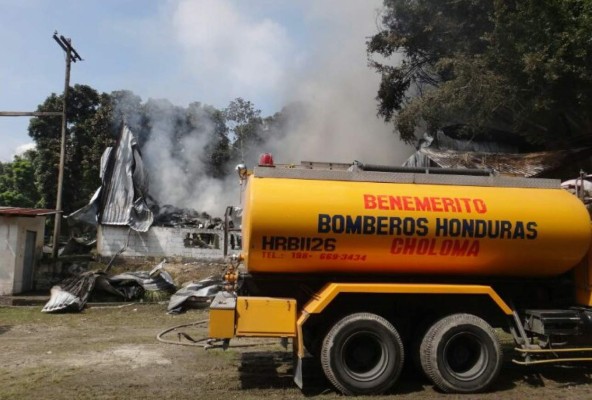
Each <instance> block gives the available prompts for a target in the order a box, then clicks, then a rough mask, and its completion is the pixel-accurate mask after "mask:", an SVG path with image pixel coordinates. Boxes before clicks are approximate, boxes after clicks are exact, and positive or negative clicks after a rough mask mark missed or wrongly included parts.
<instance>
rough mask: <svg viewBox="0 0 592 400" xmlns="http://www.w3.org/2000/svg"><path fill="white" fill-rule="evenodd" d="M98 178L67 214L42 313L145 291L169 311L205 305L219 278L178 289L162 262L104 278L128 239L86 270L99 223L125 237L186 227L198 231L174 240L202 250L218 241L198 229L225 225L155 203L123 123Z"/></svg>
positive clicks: (77, 308) (130, 298)
mask: <svg viewBox="0 0 592 400" xmlns="http://www.w3.org/2000/svg"><path fill="white" fill-rule="evenodd" d="M100 179H101V186H100V187H99V188H98V189H97V191H96V192H95V194H94V195H93V197H92V198H91V200H90V202H89V204H87V205H86V206H85V207H83V208H81V209H79V210H77V211H75V212H73V213H71V214H70V215H68V216H67V217H66V221H67V224H68V227H69V231H70V239H69V240H68V242H67V243H66V244H65V245H64V246H63V247H61V248H60V250H59V252H58V255H59V260H60V262H61V263H62V271H65V273H64V272H62V274H63V275H62V277H65V279H62V280H61V281H60V282H59V283H58V284H56V285H54V286H53V287H52V288H51V297H50V300H49V301H48V303H47V304H46V305H45V307H44V308H43V310H42V311H43V312H67V311H70V312H72V311H74V312H77V311H81V310H82V309H83V308H84V307H85V306H86V304H87V303H88V302H89V301H91V300H95V301H101V300H106V301H140V300H141V299H143V298H144V297H146V293H147V292H161V293H164V294H165V295H166V297H170V305H169V307H168V310H169V312H173V313H178V312H182V311H184V310H185V309H186V308H188V307H194V306H200V305H203V304H207V303H208V302H209V301H210V300H211V298H213V296H214V295H215V293H216V292H217V291H218V290H219V287H220V285H221V283H222V278H221V276H212V277H209V278H206V279H204V280H202V281H199V282H187V283H186V284H185V285H184V286H183V287H181V288H180V290H179V291H178V292H176V291H177V287H176V285H175V283H174V282H173V279H172V277H171V275H170V274H169V273H168V272H167V271H166V270H165V261H163V262H161V263H160V264H158V265H157V266H156V267H154V268H153V269H152V270H151V271H136V272H125V273H122V274H117V275H112V276H109V270H110V268H111V266H112V264H113V262H114V261H115V258H116V257H117V256H118V255H121V254H122V253H124V252H125V249H126V247H127V243H122V244H121V250H120V251H119V252H117V254H115V255H114V256H113V257H112V258H111V259H110V261H109V263H108V265H107V267H106V268H104V270H103V271H89V270H88V268H89V265H90V262H91V261H92V260H93V258H94V257H93V256H91V252H92V251H93V249H94V248H95V247H96V244H97V230H98V227H99V226H100V225H103V226H119V227H122V228H128V241H129V235H131V234H133V232H137V233H145V232H148V231H149V230H150V228H151V227H167V228H175V229H178V228H191V229H195V230H197V231H193V232H191V233H186V234H184V236H183V237H181V238H179V240H180V241H181V242H182V243H183V246H185V247H186V248H192V247H193V248H202V249H214V248H219V245H218V243H216V246H214V243H213V240H212V236H211V235H209V236H208V235H202V234H199V233H197V232H198V231H199V230H203V229H207V230H212V229H213V230H223V229H224V221H223V220H222V219H221V218H212V217H211V216H210V215H208V214H207V213H203V212H202V213H200V212H198V211H196V210H193V209H188V208H180V207H175V206H173V205H160V204H159V203H158V201H157V200H156V199H155V198H154V197H153V196H151V194H150V192H149V179H148V176H147V173H146V171H145V168H144V164H143V161H142V156H141V153H140V149H139V146H138V143H137V141H136V138H135V137H134V135H133V133H132V132H131V130H130V129H129V128H128V127H127V126H123V128H122V131H121V135H120V137H119V138H118V140H117V142H116V144H115V146H113V147H109V148H107V149H106V150H105V151H104V153H103V155H102V157H101V166H100ZM234 236H236V235H234ZM234 236H233V238H234ZM175 292H176V293H175ZM171 295H172V296H171Z"/></svg>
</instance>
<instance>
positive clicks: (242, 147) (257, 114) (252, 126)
mask: <svg viewBox="0 0 592 400" xmlns="http://www.w3.org/2000/svg"><path fill="white" fill-rule="evenodd" d="M224 113H225V116H226V121H227V123H228V125H229V129H230V131H231V132H232V133H233V142H232V151H233V155H232V159H234V160H236V161H238V160H240V161H245V154H246V153H248V149H249V148H253V147H255V146H256V145H257V144H259V143H260V142H261V138H260V136H259V132H260V129H261V123H262V120H261V110H258V109H256V108H255V106H254V104H253V103H251V102H250V101H248V100H244V99H242V98H241V97H238V98H236V99H235V100H233V101H231V102H230V104H228V107H226V110H224ZM254 150H255V149H254ZM239 157H240V158H239Z"/></svg>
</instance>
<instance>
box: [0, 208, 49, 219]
mask: <svg viewBox="0 0 592 400" xmlns="http://www.w3.org/2000/svg"><path fill="white" fill-rule="evenodd" d="M56 213H57V211H56V210H49V209H46V208H19V207H0V215H9V216H15V217H37V216H42V215H51V214H56Z"/></svg>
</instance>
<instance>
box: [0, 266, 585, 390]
mask: <svg viewBox="0 0 592 400" xmlns="http://www.w3.org/2000/svg"><path fill="white" fill-rule="evenodd" d="M178 268H180V269H182V268H183V266H178ZM188 268H189V267H188ZM210 268H211V271H210V270H207V269H206V270H207V272H216V271H217V270H218V269H219V268H218V266H215V265H213V266H210ZM202 273H203V271H202ZM177 277H179V279H186V276H185V275H183V273H178V275H177ZM196 278H197V276H196ZM40 309H41V307H1V308H0V399H35V398H38V399H50V400H51V399H60V400H61V399H65V398H72V399H121V398H127V399H235V398H236V399H259V398H262V397H266V398H269V399H304V398H307V397H315V398H319V399H336V398H341V399H342V398H343V396H340V395H338V394H337V393H335V391H334V390H333V389H332V388H331V387H330V386H329V385H328V384H327V383H320V384H319V385H317V386H315V387H313V388H310V389H307V390H305V391H304V392H303V391H301V390H300V389H298V388H297V387H296V385H295V384H294V383H293V381H292V354H291V351H290V349H288V350H285V349H284V348H283V347H281V345H280V343H279V341H278V340H271V339H269V340H268V339H240V340H233V341H231V347H230V348H229V349H228V350H226V351H223V350H221V349H212V350H207V351H206V350H204V349H203V348H201V347H185V346H176V345H170V344H163V343H160V342H158V341H157V340H156V335H157V334H158V333H159V332H161V331H163V330H164V329H166V328H168V327H172V326H176V325H180V324H188V323H194V322H196V321H202V320H205V319H207V310H190V311H188V312H187V313H185V314H181V315H175V316H173V315H167V314H166V304H128V305H124V306H109V307H105V306H92V307H89V308H87V309H85V310H84V311H83V312H81V313H72V314H51V315H48V314H42V313H41V312H40ZM182 330H183V331H185V332H187V333H188V334H190V335H191V336H192V337H194V338H199V337H205V336H206V335H207V328H206V326H205V325H201V326H197V327H195V326H194V327H188V328H184V329H182ZM166 337H167V338H169V339H173V340H176V339H177V337H176V335H175V334H171V335H168V336H166ZM506 353H507V354H506V356H507V359H508V360H507V361H506V362H505V365H504V368H503V370H502V373H501V376H500V377H499V379H498V381H497V383H496V384H495V386H494V387H493V388H492V391H491V392H490V393H486V394H480V395H465V396H457V395H444V394H442V393H439V392H438V391H436V390H435V389H434V388H433V387H432V386H431V385H430V383H429V382H428V381H427V380H425V378H422V377H419V376H417V375H416V374H414V373H412V372H411V371H407V370H406V371H404V373H403V375H402V377H401V380H400V382H399V383H398V384H397V386H396V387H395V389H394V390H393V392H392V394H391V395H389V396H377V397H372V399H380V398H387V397H391V396H392V395H397V398H399V399H425V398H429V399H457V398H462V399H524V398H528V397H535V396H536V397H539V398H553V399H590V398H592V367H587V366H586V365H574V366H571V367H553V366H546V367H529V368H526V367H519V366H515V365H513V364H511V362H510V361H509V360H510V358H511V356H512V354H511V353H510V351H508V352H506Z"/></svg>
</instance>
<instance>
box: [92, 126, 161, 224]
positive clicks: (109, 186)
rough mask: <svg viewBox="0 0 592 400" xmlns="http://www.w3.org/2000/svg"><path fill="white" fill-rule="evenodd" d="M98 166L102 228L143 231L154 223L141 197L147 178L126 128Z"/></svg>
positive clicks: (135, 144) (132, 136) (146, 190)
mask: <svg viewBox="0 0 592 400" xmlns="http://www.w3.org/2000/svg"><path fill="white" fill-rule="evenodd" d="M107 152H108V153H107ZM101 164H102V167H101V170H103V174H102V178H103V185H102V193H101V206H100V215H101V219H100V222H101V223H102V224H105V225H129V226H130V227H131V228H132V229H134V230H136V231H140V232H146V231H147V230H148V229H149V228H150V225H152V221H153V220H154V216H153V214H152V212H151V211H150V209H149V207H148V205H147V204H146V200H145V197H144V196H145V194H146V193H147V192H148V188H147V182H148V179H147V177H146V174H145V173H144V170H143V164H142V162H141V158H140V154H139V152H138V150H137V143H136V139H135V138H134V135H133V134H132V132H131V131H130V130H129V128H128V127H127V126H124V127H123V130H122V133H121V137H120V139H119V142H118V143H117V146H116V147H115V148H114V149H112V150H110V149H107V150H106V152H105V154H104V155H103V157H102V159H101Z"/></svg>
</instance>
